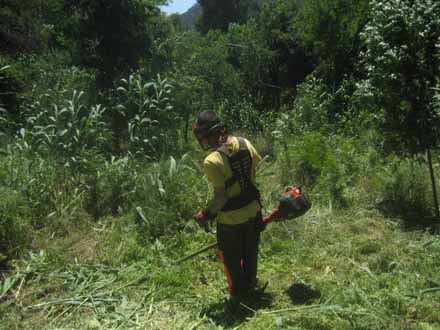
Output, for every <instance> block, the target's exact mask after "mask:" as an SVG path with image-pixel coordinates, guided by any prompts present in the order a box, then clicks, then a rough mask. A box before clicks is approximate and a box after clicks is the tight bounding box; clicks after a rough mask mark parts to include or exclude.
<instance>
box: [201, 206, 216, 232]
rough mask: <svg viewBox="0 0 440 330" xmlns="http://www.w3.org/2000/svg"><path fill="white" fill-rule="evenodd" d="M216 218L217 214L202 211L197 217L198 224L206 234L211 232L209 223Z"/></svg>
mask: <svg viewBox="0 0 440 330" xmlns="http://www.w3.org/2000/svg"><path fill="white" fill-rule="evenodd" d="M215 216H216V214H212V213H211V212H209V210H201V211H199V212H197V215H196V221H197V224H198V225H199V226H200V227H202V228H203V229H204V230H205V231H206V232H209V221H211V220H213V219H214V218H215Z"/></svg>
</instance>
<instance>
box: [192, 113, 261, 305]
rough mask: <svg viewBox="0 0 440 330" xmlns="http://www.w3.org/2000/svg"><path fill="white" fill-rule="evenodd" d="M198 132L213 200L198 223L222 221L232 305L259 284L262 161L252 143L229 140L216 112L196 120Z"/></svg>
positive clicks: (221, 240) (220, 242)
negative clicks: (205, 152)
mask: <svg viewBox="0 0 440 330" xmlns="http://www.w3.org/2000/svg"><path fill="white" fill-rule="evenodd" d="M193 132H194V135H195V136H196V138H197V140H198V141H199V143H200V145H201V146H202V148H203V149H204V150H211V152H210V153H209V155H208V156H207V157H206V158H205V160H204V162H203V169H204V172H205V173H206V176H207V178H208V181H209V182H210V183H211V184H212V186H213V188H214V198H213V199H212V200H211V201H210V203H209V204H208V206H207V207H206V209H205V210H203V211H200V212H198V214H197V221H198V223H199V224H200V225H201V226H203V227H204V228H206V227H207V226H208V223H209V222H210V221H211V220H213V219H214V218H217V241H218V248H219V256H220V259H221V261H222V262H223V264H224V270H225V273H226V277H227V281H228V291H229V296H230V299H229V301H230V302H232V304H234V303H235V304H236V303H237V302H239V301H240V300H241V299H242V298H243V297H246V296H249V295H250V294H253V293H254V292H255V289H256V284H257V259H258V245H259V240H260V232H261V231H262V230H263V229H264V224H263V222H262V219H261V204H260V193H259V191H258V189H257V188H256V186H255V167H256V165H257V164H258V162H259V161H260V160H261V157H260V155H259V154H258V152H257V151H256V150H255V148H254V147H253V146H252V144H251V143H250V142H249V141H247V140H246V139H243V138H238V137H235V136H230V135H228V134H227V129H226V127H225V125H224V124H223V123H222V121H221V120H220V119H219V118H218V116H217V115H216V114H215V112H213V111H204V112H202V113H200V114H199V115H198V116H197V120H196V122H195V123H194V125H193Z"/></svg>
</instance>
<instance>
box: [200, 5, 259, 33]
mask: <svg viewBox="0 0 440 330" xmlns="http://www.w3.org/2000/svg"><path fill="white" fill-rule="evenodd" d="M197 2H198V4H199V5H200V6H201V7H202V16H201V17H200V18H199V21H198V22H197V23H196V25H197V29H198V30H199V31H200V32H203V33H207V32H208V31H209V30H216V29H218V30H222V31H227V30H228V27H229V24H231V23H243V22H244V21H245V20H246V18H247V17H248V13H249V10H250V9H251V8H252V6H253V5H255V1H254V0H224V1H222V2H219V1H215V0H198V1H197Z"/></svg>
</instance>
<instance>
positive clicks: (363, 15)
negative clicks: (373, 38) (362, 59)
mask: <svg viewBox="0 0 440 330" xmlns="http://www.w3.org/2000/svg"><path fill="white" fill-rule="evenodd" d="M368 15H369V1H367V0H357V1H344V0H339V1H334V0H311V1H305V2H304V6H303V8H302V10H301V11H300V16H299V18H298V19H297V20H296V21H295V23H294V26H295V31H296V33H297V36H298V39H299V43H300V45H301V46H302V47H303V48H305V49H306V50H307V52H308V53H309V54H310V55H312V56H313V57H314V58H315V59H317V60H318V63H319V64H318V67H317V73H316V74H317V75H318V76H320V77H322V78H324V81H325V82H326V84H327V85H329V86H332V85H333V84H336V85H338V84H339V83H340V82H341V80H342V78H343V77H344V76H345V75H352V74H353V73H354V69H355V65H356V63H357V57H358V54H359V51H360V48H361V46H362V44H361V42H360V38H359V35H360V32H361V31H362V29H363V27H364V25H365V24H366V23H367V20H368Z"/></svg>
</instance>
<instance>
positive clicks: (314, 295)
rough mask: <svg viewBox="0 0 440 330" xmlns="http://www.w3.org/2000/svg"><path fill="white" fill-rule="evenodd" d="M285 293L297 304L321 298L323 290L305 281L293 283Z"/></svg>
mask: <svg viewBox="0 0 440 330" xmlns="http://www.w3.org/2000/svg"><path fill="white" fill-rule="evenodd" d="M285 293H286V294H287V295H288V296H289V298H290V300H291V301H292V303H293V304H295V305H303V304H308V303H310V302H311V301H312V300H315V299H319V298H321V292H319V291H318V290H317V289H315V288H313V287H312V286H311V285H309V284H305V283H293V284H292V285H291V286H289V287H288V288H287V289H286V291H285Z"/></svg>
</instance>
